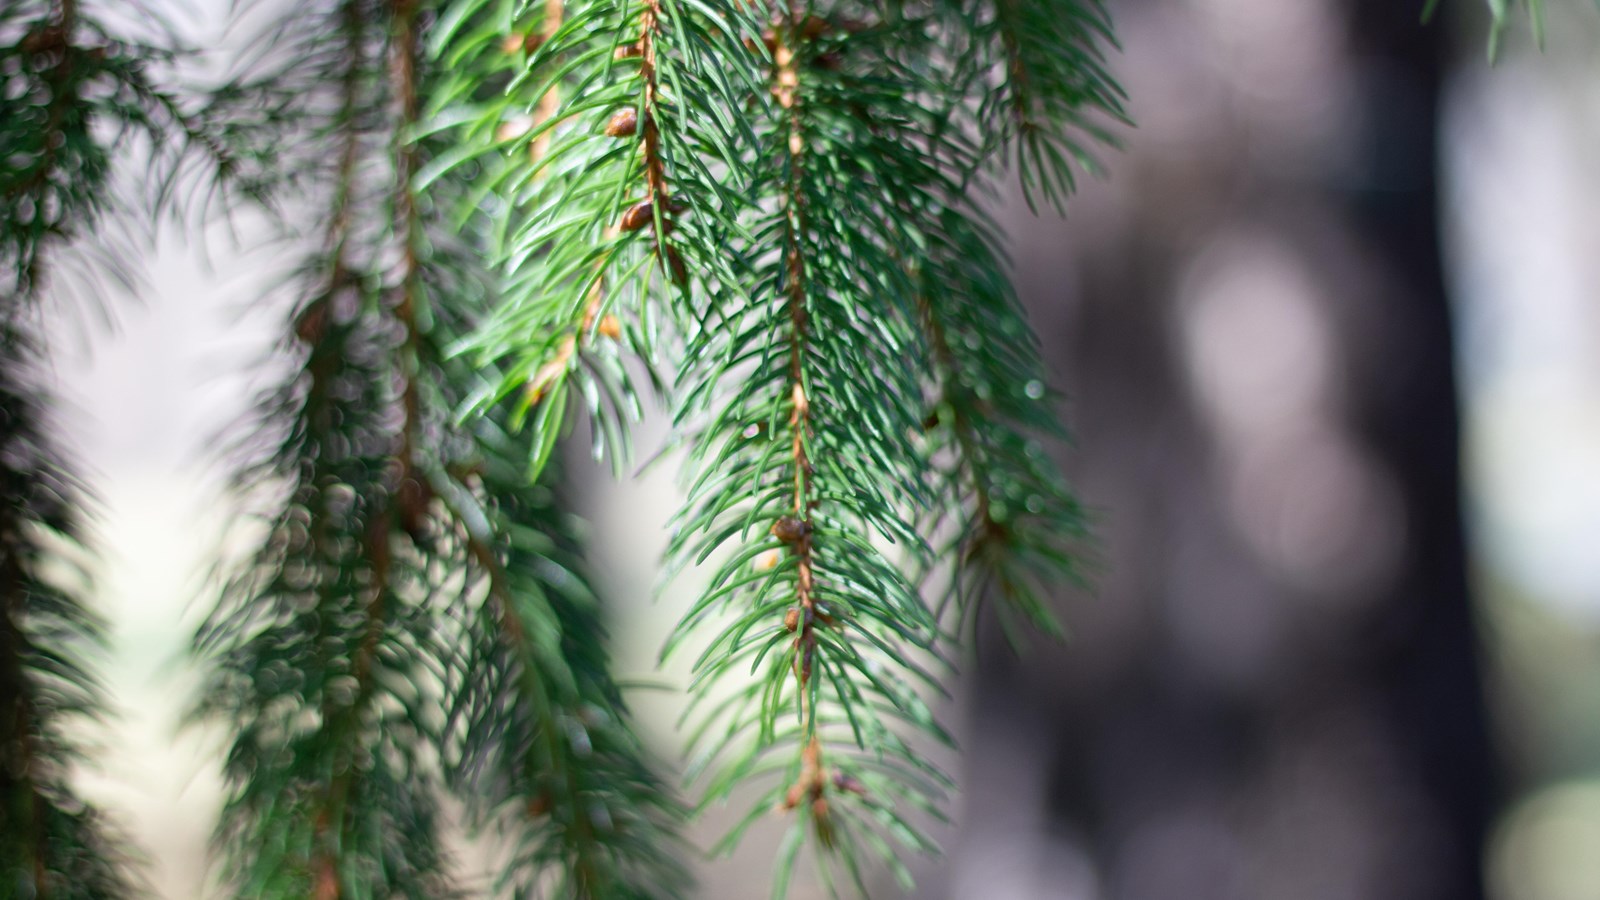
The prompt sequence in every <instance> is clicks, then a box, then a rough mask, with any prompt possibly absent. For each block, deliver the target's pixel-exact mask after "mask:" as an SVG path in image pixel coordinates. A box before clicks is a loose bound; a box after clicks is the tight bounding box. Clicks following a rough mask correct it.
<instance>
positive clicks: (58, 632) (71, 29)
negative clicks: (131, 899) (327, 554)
mask: <svg viewBox="0 0 1600 900" xmlns="http://www.w3.org/2000/svg"><path fill="white" fill-rule="evenodd" d="M171 54H172V51H171V50H170V49H162V48H158V47H155V46H150V45H147V44H141V43H136V42H131V41H126V40H121V39H118V38H117V37H115V36H114V35H113V34H112V33H111V32H110V31H109V30H108V29H107V28H106V27H105V26H104V25H103V24H102V22H101V20H100V19H99V18H98V17H97V16H96V15H95V14H94V11H93V10H87V11H85V10H80V9H79V8H78V5H77V4H76V3H73V2H70V0H56V2H40V0H19V2H9V3H6V4H5V5H4V6H3V7H0V895H3V896H6V897H51V898H77V897H83V898H94V897H105V898H111V897H126V896H129V895H130V893H131V892H132V890H133V882H134V881H135V880H136V879H134V878H133V877H132V875H131V873H130V872H128V870H127V866H126V865H125V862H126V860H125V858H124V856H125V854H124V853H123V851H122V850H121V849H120V847H119V845H118V843H117V842H116V841H115V840H114V839H113V838H112V837H111V836H110V835H109V833H108V829H107V827H106V825H105V823H104V822H103V817H102V815H101V814H100V813H99V812H98V811H97V810H96V809H95V808H94V807H92V806H90V805H89V804H87V803H86V802H85V800H84V799H83V798H82V797H81V796H79V795H78V794H77V792H76V791H75V790H74V789H73V787H72V785H71V783H70V782H71V777H70V776H71V770H72V767H73V765H74V763H75V762H76V761H77V760H78V758H79V755H80V748H79V746H78V742H79V740H80V739H81V734H82V725H83V723H84V720H85V719H88V718H92V717H95V716H97V715H98V714H99V712H100V710H101V703H100V689H99V685H98V683H97V681H96V678H95V675H94V672H93V655H94V651H96V650H98V649H99V645H100V643H101V641H102V639H103V638H102V634H101V625H100V622H99V620H98V618H97V617H96V616H95V615H94V613H93V612H92V611H91V610H89V609H88V608H87V607H86V606H85V604H84V602H83V598H84V593H85V588H86V587H87V583H88V576H87V572H86V570H85V569H84V567H83V563H84V561H85V558H86V551H87V548H85V547H84V546H83V545H82V544H81V543H80V532H81V530H82V520H83V518H84V515H83V510H84V507H85V506H86V504H87V500H86V497H85V493H84V490H83V487H82V485H81V484H80V483H79V482H78V480H77V478H76V476H75V475H74V474H73V472H72V466H71V464H70V460H69V459H68V456H67V454H65V453H64V452H63V451H62V450H61V448H59V447H58V446H56V444H55V441H54V439H53V437H52V435H51V434H50V425H51V422H50V416H49V408H50V399H51V398H50V395H49V390H48V387H47V384H48V377H47V375H46V374H45V371H46V367H47V357H46V354H45V353H44V348H42V346H41V343H40V339H39V337H38V334H39V327H38V326H39V321H40V318H41V313H42V311H43V308H44V307H45V306H47V305H49V306H56V305H59V304H61V303H63V302H64V301H65V300H66V299H68V297H67V296H66V295H69V294H71V292H70V291H67V290H65V289H64V287H63V282H64V281H66V282H73V281H76V282H78V283H81V284H87V285H88V286H89V287H91V288H92V289H94V293H93V294H92V295H90V296H86V297H82V296H80V297H77V298H75V299H78V300H81V301H86V302H88V303H90V304H92V305H94V306H95V307H97V308H104V305H105V304H106V303H107V302H108V300H109V298H108V297H106V296H103V294H104V293H105V291H106V289H108V288H109V287H110V286H112V285H115V284H118V283H120V284H122V285H128V284H131V283H132V282H133V281H134V280H135V279H134V274H133V273H134V270H135V268H136V266H135V264H134V261H133V259H132V258H131V254H132V252H134V248H132V247H129V246H127V245H126V242H125V241H124V242H119V241H118V240H116V239H114V238H113V233H114V232H115V230H116V229H115V228H113V227H110V225H111V224H112V222H113V220H114V219H115V218H116V217H119V216H121V217H125V218H127V219H129V220H135V219H136V220H139V221H142V222H148V221H149V220H150V216H151V215H152V214H153V213H155V212H159V211H162V210H164V209H167V208H169V207H170V206H171V204H172V202H173V201H175V200H178V199H182V198H184V197H185V196H186V192H187V191H188V190H190V189H191V188H193V187H194V186H195V185H196V184H217V183H221V182H222V181H223V180H225V174H226V161H225V159H224V158H223V157H222V156H220V155H218V154H216V153H214V152H211V151H212V148H211V147H210V146H209V145H208V144H207V143H206V142H205V140H204V139H203V131H202V130H201V129H200V128H199V126H198V125H197V124H196V123H195V121H194V119H193V118H192V116H191V115H190V114H189V113H187V112H186V111H185V110H184V107H183V104H182V102H181V101H180V99H179V97H178V95H176V94H174V93H172V92H170V91H168V90H166V89H164V88H162V87H159V86H158V85H157V84H156V83H155V82H154V81H153V80H152V79H151V77H150V74H149V73H150V70H151V69H152V68H155V67H158V66H161V65H163V64H164V63H166V62H167V61H168V60H169V59H170V57H171ZM140 138H143V144H142V147H143V149H144V150H145V151H148V153H149V170H148V171H149V176H148V178H147V179H146V181H145V183H144V195H143V196H141V197H136V198H134V197H123V196H121V195H119V194H118V192H117V191H116V190H115V188H114V187H113V183H112V179H111V176H110V170H111V161H112V159H113V158H114V157H115V156H117V154H119V153H123V152H126V151H127V150H128V148H129V147H130V146H134V145H136V144H138V141H139V139H140ZM67 250H74V251H82V252H81V253H79V254H78V256H79V257H81V259H83V260H87V261H88V262H89V263H90V265H88V266H84V265H83V264H82V262H76V263H75V264H74V265H73V266H70V267H69V266H64V265H57V263H58V262H59V260H60V259H61V255H62V252H63V251H67ZM68 269H71V270H72V271H63V270H68ZM62 275H66V276H68V277H66V278H62V277H60V276H62Z"/></svg>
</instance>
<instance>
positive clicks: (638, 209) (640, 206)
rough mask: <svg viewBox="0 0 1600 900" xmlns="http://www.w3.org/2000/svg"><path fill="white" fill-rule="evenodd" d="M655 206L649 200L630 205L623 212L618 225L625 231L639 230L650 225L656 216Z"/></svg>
mask: <svg viewBox="0 0 1600 900" xmlns="http://www.w3.org/2000/svg"><path fill="white" fill-rule="evenodd" d="M654 212H655V207H654V204H652V203H651V202H650V201H649V200H640V201H639V202H638V203H635V204H634V205H632V206H630V207H628V209H627V211H625V212H624V213H623V214H622V219H621V220H619V221H618V222H617V227H618V228H621V229H622V230H623V231H638V230H639V229H641V228H643V227H644V226H646V225H648V224H649V223H650V222H651V221H652V219H653V218H654Z"/></svg>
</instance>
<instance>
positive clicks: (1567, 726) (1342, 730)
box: [55, 0, 1600, 900]
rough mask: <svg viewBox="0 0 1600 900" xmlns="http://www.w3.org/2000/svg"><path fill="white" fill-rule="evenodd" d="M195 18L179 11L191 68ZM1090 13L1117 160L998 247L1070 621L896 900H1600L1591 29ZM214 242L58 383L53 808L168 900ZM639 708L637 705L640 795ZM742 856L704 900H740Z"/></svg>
mask: <svg viewBox="0 0 1600 900" xmlns="http://www.w3.org/2000/svg"><path fill="white" fill-rule="evenodd" d="M227 5H228V4H227V3H226V2H225V0H215V2H207V0H188V3H187V7H186V9H187V12H186V13H185V17H186V21H187V22H188V25H189V27H192V28H193V29H194V32H193V34H194V35H195V38H196V40H198V41H200V42H201V43H202V44H203V45H206V46H213V45H214V41H215V40H216V39H215V38H214V35H216V34H218V33H220V28H221V24H222V22H223V19H224V18H225V14H226V6H227ZM1109 5H1110V7H1111V12H1112V15H1113V17H1114V19H1115V22H1116V25H1117V28H1118V31H1119V34H1120V37H1121V41H1122V44H1123V52H1122V53H1121V54H1120V55H1119V56H1118V57H1117V58H1116V59H1115V60H1114V65H1113V68H1114V70H1115V71H1116V72H1117V74H1118V75H1119V76H1120V77H1121V79H1122V80H1123V83H1124V85H1125V86H1126V88H1127V89H1128V93H1129V95H1130V98H1131V104H1130V105H1131V112H1132V115H1133V117H1134V118H1135V119H1136V120H1137V121H1138V123H1139V127H1138V128H1137V130H1133V131H1129V132H1127V133H1126V134H1125V135H1124V137H1125V140H1126V143H1127V145H1128V146H1127V149H1126V150H1125V151H1124V152H1120V153H1109V152H1108V153H1107V154H1105V157H1104V162H1105V169H1106V173H1105V177H1104V178H1102V179H1100V180H1097V181H1092V182H1086V183H1085V184H1084V185H1083V189H1082V192H1081V196H1080V197H1079V199H1078V200H1077V202H1076V205H1075V207H1074V209H1073V211H1072V212H1071V214H1070V215H1069V217H1068V218H1067V219H1066V220H1065V221H1056V220H1053V219H1050V218H1034V217H1033V216H1031V215H1030V214H1029V213H1028V212H1027V211H1026V209H1025V207H1023V206H1022V205H1021V204H1020V202H1012V203H1009V204H1007V205H1006V206H1005V207H1004V208H1003V209H1002V210H1001V211H1000V214H1001V216H1002V219H1003V221H1005V222H1006V223H1007V225H1008V227H1009V228H1010V230H1011V231H1012V233H1013V238H1014V249H1015V258H1016V264H1017V274H1018V279H1019V282H1020V285H1021V288H1022V292H1023V295H1024V297H1025V299H1026V301H1027V303H1028V305H1029V306H1030V308H1031V309H1032V312H1033V316H1034V323H1035V325H1036V327H1037V329H1038V331H1039V332H1040V335H1041V338H1042V340H1043V343H1044V347H1045V351H1046V354H1047V357H1048V358H1049V359H1050V361H1051V363H1052V366H1053V370H1054V375H1055V378H1056V382H1057V384H1058V386H1060V387H1061V388H1063V389H1064V390H1065V392H1066V394H1067V396H1068V397H1069V398H1070V403H1069V404H1068V407H1067V408H1066V409H1065V410H1064V413H1065V415H1066V418H1067V419H1068V421H1069V423H1070V425H1071V427H1072V429H1073V431H1074V432H1075V434H1076V436H1077V438H1076V444H1075V446H1073V447H1070V448H1065V447H1064V448H1061V459H1062V461H1063V464H1064V465H1065V466H1066V467H1067V469H1068V471H1069V472H1070V473H1071V475H1072V477H1073V480H1074V481H1075V483H1076V484H1077V486H1078V487H1079V489H1080V490H1081V493H1082V496H1083V497H1084V499H1085V501H1086V502H1087V503H1088V504H1089V505H1090V506H1091V507H1092V508H1093V509H1094V510H1095V514H1096V517H1097V520H1098V526H1097V533H1098V546H1097V548H1096V550H1095V553H1096V563H1095V570H1096V572H1097V576H1096V584H1095V587H1094V590H1092V591H1087V592H1086V591H1070V590H1068V589H1067V588H1066V587H1065V586H1063V590H1062V593H1061V596H1060V598H1059V604H1060V612H1061V616H1062V618H1063V619H1064V620H1065V621H1066V622H1067V623H1068V626H1069V628H1070V631H1071V638H1070V639H1069V641H1068V642H1067V643H1066V644H1064V645H1054V644H1045V643H1039V644H1036V645H1034V646H1031V647H1029V648H1026V649H1025V651H1024V652H1023V653H1022V654H1020V655H1017V654H1013V653H1011V652H1010V651H1009V650H1008V649H1007V648H1006V646H1005V645H1004V641H1003V639H1001V638H1000V636H999V635H998V634H997V633H994V629H987V628H985V629H982V630H981V633H980V634H981V637H982V638H983V639H982V640H981V641H980V643H981V644H982V645H983V646H981V647H980V648H979V652H978V654H977V655H976V657H975V658H974V659H972V660H970V661H969V662H968V663H967V664H966V677H965V680H964V681H963V682H962V686H961V689H960V691H959V693H958V696H957V698H956V700H955V701H954V703H953V704H952V705H951V706H950V708H949V709H948V710H947V711H946V715H947V717H948V718H949V719H950V720H951V721H952V722H954V723H957V724H958V725H959V732H960V733H961V734H962V746H963V750H964V753H963V755H962V756H960V757H959V758H958V759H949V760H947V761H948V762H949V764H950V765H952V766H954V767H955V769H956V770H957V771H958V773H959V776H960V780H961V781H962V783H963V785H964V791H963V793H962V795H961V796H960V797H959V798H958V799H957V801H956V804H955V806H956V809H955V812H956V823H955V825H954V826H953V827H952V828H950V829H948V830H946V831H945V832H943V833H942V834H941V835H940V838H941V840H942V841H943V843H944V845H945V846H946V848H947V851H948V853H947V855H946V856H945V857H944V858H942V859H940V860H937V861H928V862H924V863H923V864H922V865H920V867H919V869H918V874H919V881H920V885H921V887H920V888H919V890H918V893H917V895H916V896H918V897H920V898H930V900H933V898H976V897H981V898H983V900H1032V898H1057V900H1212V898H1215V900H1478V898H1488V900H1594V898H1597V897H1600V851H1597V850H1596V848H1597V847H1600V302H1596V294H1597V293H1600V202H1596V201H1597V200H1600V167H1597V166H1595V165H1593V164H1592V161H1593V160H1595V159H1597V158H1600V14H1597V13H1596V11H1595V10H1594V9H1593V8H1592V7H1591V6H1589V5H1586V4H1584V3H1579V2H1561V3H1549V4H1546V5H1547V6H1548V7H1550V8H1549V10H1548V12H1549V15H1550V17H1551V23H1550V28H1549V37H1548V44H1547V47H1546V48H1545V51H1544V52H1543V53H1539V52H1538V51H1537V50H1536V48H1535V47H1534V46H1533V41H1532V38H1531V36H1530V35H1529V33H1528V29H1527V28H1526V27H1525V26H1521V25H1519V27H1516V28H1513V29H1512V30H1511V32H1510V33H1509V34H1508V35H1507V38H1506V40H1505V42H1504V49H1503V52H1502V58H1501V60H1500V61H1499V63H1498V65H1497V66H1496V67H1494V68H1492V69H1491V68H1490V67H1489V66H1487V65H1486V64H1485V61H1484V58H1483V56H1484V53H1483V49H1484V45H1485V33H1486V28H1487V24H1486V22H1485V21H1484V20H1482V19H1481V18H1480V12H1481V11H1480V10H1479V9H1478V8H1477V7H1478V4H1476V3H1474V2H1471V0H1454V2H1451V0H1446V2H1445V3H1444V4H1443V9H1442V15H1441V17H1440V21H1437V22H1435V23H1434V24H1433V25H1432V26H1429V27H1423V26H1421V25H1420V24H1419V21H1418V20H1419V15H1420V12H1421V7H1422V5H1423V4H1422V2H1421V0H1292V2H1286V0H1113V2H1110V4H1109ZM221 44H222V45H223V46H224V48H225V47H226V41H225V40H223V41H221ZM244 228H245V231H246V237H245V239H244V243H246V244H247V243H248V231H249V223H248V222H246V223H244ZM208 243H209V251H206V250H205V249H203V248H201V247H199V246H197V245H195V244H194V243H190V242H186V241H185V240H184V239H183V237H182V235H180V234H179V233H178V232H176V231H173V232H170V233H167V234H165V235H164V236H163V240H162V242H161V244H160V246H159V249H158V251H157V253H156V254H155V256H154V258H153V259H152V261H151V265H150V282H151V284H150V289H149V290H148V291H146V292H145V293H146V299H144V300H143V301H142V302H141V303H139V304H136V305H125V306H123V307H122V309H123V312H122V313H121V314H120V316H119V321H118V323H117V324H116V326H115V327H113V328H102V327H99V326H98V325H95V324H92V323H91V324H90V325H89V326H88V327H85V325H84V323H82V322H79V321H76V320H73V321H63V322H61V323H59V328H58V329H57V330H58V332H59V334H58V337H57V339H56V344H55V347H56V350H57V360H58V366H59V376H60V380H61V382H62V390H63V394H64V395H65V397H66V398H67V399H68V404H69V408H68V409H67V411H66V413H65V420H66V421H65V426H66V428H67V429H68V430H69V431H70V440H69V442H68V445H69V446H75V447H76V448H78V451H79V453H80V456H81V458H82V459H83V461H84V463H85V464H86V466H85V467H86V468H87V469H88V470H89V471H90V473H91V482H92V484H93V486H94V488H95V490H96V491H97V492H98V495H99V498H100V507H101V518H100V522H99V524H98V532H99V538H100V546H101V547H102V548H103V562H102V569H103V572H102V575H101V581H100V594H101V596H100V597H99V602H100V606H101V608H102V609H103V610H104V611H105V612H106V614H107V615H108V616H110V617H111V619H112V621H113V626H114V627H113V641H114V645H113V653H114V661H113V663H112V668H111V670H110V671H109V672H108V679H107V680H108V682H109V686H110V688H111V692H112V694H113V696H114V702H115V705H116V708H117V712H118V717H117V718H116V719H115V720H113V721H112V722H110V723H109V724H108V725H107V726H106V727H105V729H104V734H103V735H101V739H100V743H101V750H100V752H99V754H98V760H97V764H96V765H94V766H92V767H90V768H88V769H87V770H86V771H85V772H84V774H83V777H84V779H85V780H86V782H88V784H89V787H90V790H91V791H92V793H93V795H95V796H97V797H100V798H103V799H104V801H105V802H106V803H107V804H108V805H109V806H111V807H112V808H113V809H115V810H117V812H118V814H119V816H120V817H121V819H122V821H123V822H124V823H125V824H126V825H127V826H128V828H129V830H131V831H132V832H133V833H134V834H135V836H136V837H137V838H138V840H139V842H140V844H141V846H142V848H143V849H144V850H145V852H146V853H147V854H148V856H149V863H150V865H149V870H150V872H151V873H152V879H153V881H154V882H155V884H156V886H157V888H158V890H159V891H160V892H162V895H163V896H166V897H170V898H190V897H198V896H202V895H203V893H204V885H205V883H206V873H205V868H204V865H205V864H204V862H203V854H204V850H205V842H206V839H207V836H208V835H209V832H210V829H211V824H212V816H213V811H214V809H215V807H216V804H217V802H218V790H219V787H218V778H217V771H216V769H217V763H216V759H215V754H216V751H217V742H216V739H215V736H214V735H213V736H208V735H206V734H204V733H202V732H193V731H191V732H185V733H184V734H183V735H182V736H180V737H178V738H174V734H175V732H176V729H177V723H178V717H179V711H180V709H181V707H182V704H183V702H184V699H185V697H186V696H187V695H188V692H189V690H190V689H191V688H192V684H193V682H192V678H191V677H190V676H189V675H188V674H187V670H186V664H185V663H184V662H183V660H182V652H183V648H184V646H185V643H186V641H187V639H188V636H189V634H190V626H191V625H192V623H193V622H194V621H195V619H196V616H197V614H198V612H199V611H200V610H202V609H203V608H204V607H205V606H206V605H207V604H209V602H210V598H209V597H208V596H207V595H206V580H205V579H206V574H207V573H206V566H207V565H208V564H209V561H210V560H211V559H212V558H213V557H214V554H215V551H216V549H217V544H218V540H219V535H220V534H221V531H222V524H223V523H224V522H225V521H226V518H227V512H228V509H227V504H226V501H225V500H224V498H223V495H222V492H221V486H222V484H223V480H224V479H225V477H226V467H225V464H224V462H223V461H221V460H218V459H217V458H216V457H215V455H214V444H215V435H216V433H217V431H218V429H220V428H221V427H223V426H224V425H225V424H227V423H228V422H230V421H232V420H233V419H234V418H236V417H237V416H239V415H240V414H241V413H242V411H243V410H244V409H245V407H246V405H247V404H248V403H249V402H250V400H251V398H252V396H253V394H254V393H255V391H257V390H258V389H259V388H261V387H262V386H264V385H265V384H267V383H268V382H269V381H270V380H271V376H272V367H271V364H270V362H268V361H265V360H266V353H267V350H268V348H269V346H270V344H271V342H272V341H273V339H274V338H275V336H276V333H277V331H276V329H278V328H280V327H281V315H282V312H283V311H282V310H271V309H267V310H262V309H252V308H251V307H250V306H249V305H248V302H247V301H248V300H249V298H250V297H251V296H253V288H252V279H253V278H255V277H256V272H255V270H254V269H253V268H252V265H253V263H252V261H251V257H250V256H249V255H248V254H241V253H240V252H239V251H237V250H236V249H234V245H233V244H232V243H231V242H230V240H227V239H219V240H215V241H210V242H208ZM69 318H70V316H69ZM656 427H659V426H656ZM574 443H575V444H578V445H579V446H580V447H581V442H574ZM641 443H642V444H643V445H644V446H646V447H648V446H649V444H650V442H649V440H648V439H646V440H645V441H642V442H641ZM579 452H580V453H581V451H579ZM573 471H575V472H577V473H579V474H580V475H581V477H583V478H584V479H585V480H586V483H587V484H586V488H585V491H584V497H585V501H584V505H585V509H586V512H587V513H588V515H589V517H590V518H591V519H592V521H593V523H594V524H593V530H594V533H595V534H596V535H600V536H603V538H602V539H600V540H596V541H595V543H594V547H595V551H596V553H597V555H598V557H599V559H598V562H597V564H596V570H597V571H598V572H600V573H602V584H603V586H604V587H605V588H606V591H607V595H608V597H609V598H611V600H612V601H613V602H614V604H615V607H614V620H615V622H616V623H617V626H616V630H617V653H618V656H619V658H620V662H621V668H622V669H623V670H624V672H627V673H634V674H640V675H643V676H646V677H652V678H658V679H662V680H665V681H667V682H669V683H681V681H682V673H681V672H679V671H672V670H669V671H667V672H665V673H663V674H660V675H657V674H655V673H654V659H655V656H656V652H657V649H658V646H659V641H660V637H661V635H662V634H664V631H665V628H666V625H667V623H668V622H670V621H672V620H674V619H675V618H676V614H677V611H678V609H679V608H680V606H679V605H678V603H677V599H680V598H675V596H674V595H673V594H670V593H669V594H667V595H665V596H664V597H663V599H662V600H661V601H660V602H658V603H652V601H651V597H652V596H653V583H654V564H655V561H656V559H657V553H658V550H659V548H660V546H661V544H662V543H663V539H664V528H663V523H664V522H665V520H666V518H667V516H668V515H669V514H670V512H671V511H672V509H673V508H674V506H675V503H676V495H675V493H674V483H673V479H672V473H671V471H670V468H669V467H668V468H662V469H656V470H653V471H652V472H651V473H649V474H648V475H647V476H645V477H643V478H641V479H638V480H636V481H632V482H628V483H624V484H620V485H619V484H613V483H610V482H609V480H608V479H607V478H606V477H605V476H604V474H603V473H602V472H600V471H599V470H597V469H595V468H594V467H592V466H589V465H587V464H586V463H585V462H583V461H581V460H580V461H576V462H575V463H574V468H573ZM667 696H669V695H664V694H659V693H650V694H642V695H640V697H639V698H638V699H636V700H635V705H636V708H637V711H638V712H639V713H640V715H641V717H642V718H643V719H644V721H645V724H646V727H647V730H648V731H649V732H650V733H651V735H652V736H653V737H654V739H655V740H656V742H657V743H658V745H659V746H660V748H661V752H662V753H663V754H664V755H671V754H672V753H673V752H674V750H675V748H676V746H677V740H676V737H675V736H674V735H673V734H672V730H671V729H672V722H673V718H674V713H675V704H676V702H677V701H675V700H671V699H663V698H664V697H667ZM775 824H776V823H775ZM773 832H774V833H775V832H776V829H775V828H774V829H773ZM763 837H764V836H763V835H762V834H759V833H758V834H757V835H756V838H755V840H753V841H752V842H751V846H750V847H748V848H747V849H746V850H745V851H744V852H742V853H741V854H740V855H739V856H738V857H737V858H736V859H735V860H734V861H733V862H732V863H719V864H715V865H713V866H711V867H708V868H707V869H706V871H705V874H704V877H703V883H704V886H705V891H704V895H705V896H707V897H713V898H724V897H725V898H730V900H732V898H753V897H760V896H765V895H766V892H767V891H766V885H767V881H766V872H767V867H768V860H769V858H770V857H769V855H768V854H767V853H766V852H765V848H763V847H762V846H761V841H762V839H763ZM463 853H464V857H463V858H464V860H465V862H464V865H465V866H468V867H470V866H471V865H472V864H473V863H472V859H473V856H472V853H471V850H470V848H467V849H464V851H463ZM883 894H884V896H893V895H894V892H893V890H892V888H886V889H885V890H884V892H883ZM795 896H797V897H809V896H812V895H811V894H807V893H805V892H804V891H800V892H797V893H796V895H795Z"/></svg>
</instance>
